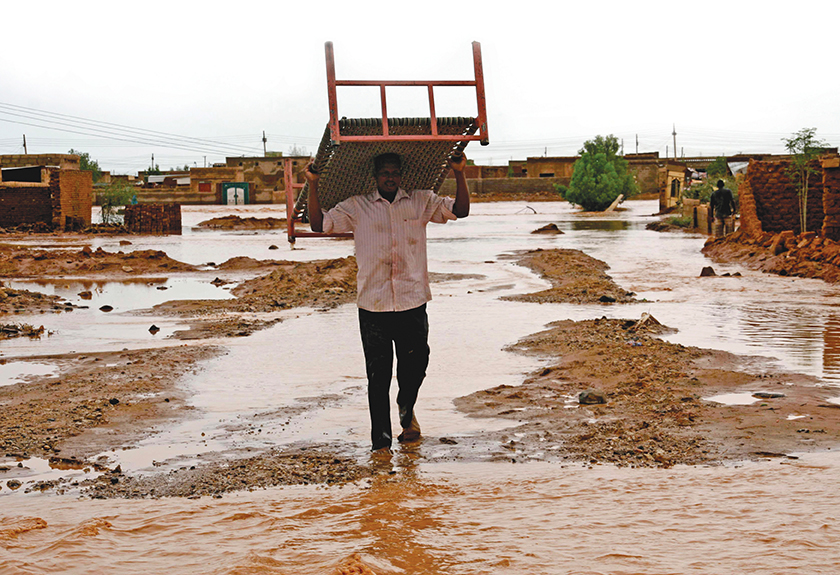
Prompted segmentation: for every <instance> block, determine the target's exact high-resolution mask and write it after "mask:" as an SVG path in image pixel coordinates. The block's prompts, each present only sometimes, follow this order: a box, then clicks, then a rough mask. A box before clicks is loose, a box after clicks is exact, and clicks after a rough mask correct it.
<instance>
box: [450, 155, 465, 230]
mask: <svg viewBox="0 0 840 575" xmlns="http://www.w3.org/2000/svg"><path fill="white" fill-rule="evenodd" d="M449 167H450V168H452V170H453V171H454V172H455V184H456V187H455V205H454V206H453V208H452V213H453V214H455V216H456V217H459V218H466V217H467V216H468V215H470V191H469V189H468V188H467V177H466V176H465V175H464V168H466V167H467V157H466V156H465V155H464V154H461V155H460V156H453V157H452V158H449Z"/></svg>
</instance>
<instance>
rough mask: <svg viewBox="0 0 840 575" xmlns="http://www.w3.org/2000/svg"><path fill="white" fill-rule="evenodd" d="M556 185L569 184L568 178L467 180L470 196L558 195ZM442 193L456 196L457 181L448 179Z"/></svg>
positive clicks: (441, 188)
mask: <svg viewBox="0 0 840 575" xmlns="http://www.w3.org/2000/svg"><path fill="white" fill-rule="evenodd" d="M554 184H563V185H566V184H568V180H567V179H566V178H487V179H481V180H467V187H468V188H469V190H470V194H472V195H475V196H480V195H482V194H488V195H489V194H517V193H521V194H523V195H525V194H535V193H556V191H555V189H554ZM439 191H440V193H441V194H445V195H450V196H451V195H454V194H455V180H454V179H452V178H447V179H446V180H444V182H443V185H442V186H441V187H440V190H439Z"/></svg>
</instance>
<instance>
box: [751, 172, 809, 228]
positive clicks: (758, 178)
mask: <svg viewBox="0 0 840 575" xmlns="http://www.w3.org/2000/svg"><path fill="white" fill-rule="evenodd" d="M789 167H790V161H788V160H772V161H751V162H750V165H749V168H747V178H746V181H745V184H746V185H745V186H744V187H743V188H742V189H739V197H740V204H741V206H740V209H741V227H742V228H743V229H744V232H746V233H750V234H751V235H755V234H756V233H761V232H770V233H779V232H783V231H786V230H792V231H793V232H794V233H795V234H797V235H798V234H800V233H802V230H801V229H800V222H799V195H798V194H797V191H796V187H795V186H794V183H793V180H792V178H791V176H790V175H789ZM814 167H815V168H816V171H817V173H815V174H814V175H813V176H812V177H811V179H809V181H808V187H809V190H808V206H807V221H806V225H807V226H808V228H810V229H811V230H813V229H819V228H820V227H821V226H822V222H823V217H824V213H823V199H822V191H823V183H822V170H821V169H820V168H819V164H818V163H816V162H815V166H814Z"/></svg>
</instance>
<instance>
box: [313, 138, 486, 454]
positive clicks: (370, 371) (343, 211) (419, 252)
mask: <svg viewBox="0 0 840 575" xmlns="http://www.w3.org/2000/svg"><path fill="white" fill-rule="evenodd" d="M449 165H450V167H451V168H452V169H453V170H454V172H455V183H456V191H455V199H452V198H447V197H442V196H438V195H437V194H436V193H434V192H433V191H431V190H404V189H403V188H401V187H400V184H401V182H402V180H401V178H402V158H400V156H399V155H398V154H393V153H388V154H382V155H379V156H377V157H376V158H374V161H373V166H372V168H373V175H374V177H375V178H376V189H375V190H373V191H371V192H368V193H366V194H362V195H355V196H351V197H349V198H348V199H346V200H344V201H343V202H341V203H339V204H338V205H336V206H335V207H334V208H332V209H331V210H329V211H327V212H322V211H321V204H320V202H319V200H318V179H319V175H318V174H316V173H315V172H313V170H312V163H311V162H310V163H309V165H308V166H307V167H306V172H305V175H306V180H307V181H308V183H309V198H308V202H309V203H308V205H309V222H310V225H311V227H312V231H314V232H327V233H341V232H353V235H354V240H355V244H356V261H357V264H358V266H359V271H358V274H357V276H356V284H357V291H358V306H359V329H360V331H361V335H362V348H363V350H364V354H365V368H366V372H367V380H368V407H369V409H370V422H371V433H370V436H371V444H372V446H371V451H375V452H382V453H389V452H390V448H391V443H392V439H391V437H392V436H391V433H392V432H391V407H390V398H389V393H388V390H389V388H390V386H391V373H392V370H393V364H394V348H396V355H397V384H398V385H399V394H398V395H397V407H398V408H399V418H400V425H401V426H402V433H401V434H400V435H399V437H397V439H398V440H399V441H417V440H419V439H420V424H419V423H418V422H417V417H416V416H415V415H414V404H415V402H416V401H417V393H418V391H419V390H420V385H421V384H422V383H423V379H424V378H425V377H426V368H427V367H428V365H429V344H428V337H429V320H428V316H427V314H426V302H428V301H429V300H431V299H432V292H431V289H430V288H429V271H428V267H427V264H426V225H427V224H428V223H429V222H433V223H436V224H445V223H446V222H448V221H451V220H455V219H458V218H465V217H467V216H468V215H469V213H470V196H469V191H468V190H467V181H466V179H465V176H464V168H465V167H466V165H467V158H466V156H464V155H460V156H458V157H456V158H451V159H450V160H449Z"/></svg>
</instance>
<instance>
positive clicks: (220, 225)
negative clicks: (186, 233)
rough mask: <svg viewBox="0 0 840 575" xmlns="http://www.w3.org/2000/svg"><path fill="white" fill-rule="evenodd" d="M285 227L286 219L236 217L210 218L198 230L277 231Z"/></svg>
mask: <svg viewBox="0 0 840 575" xmlns="http://www.w3.org/2000/svg"><path fill="white" fill-rule="evenodd" d="M285 226H286V219H285V218H255V217H248V218H243V217H241V216H236V215H230V216H220V217H217V218H210V219H209V220H204V221H202V222H199V223H198V224H197V225H196V227H197V228H204V229H210V230H276V229H278V228H283V227H285Z"/></svg>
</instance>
